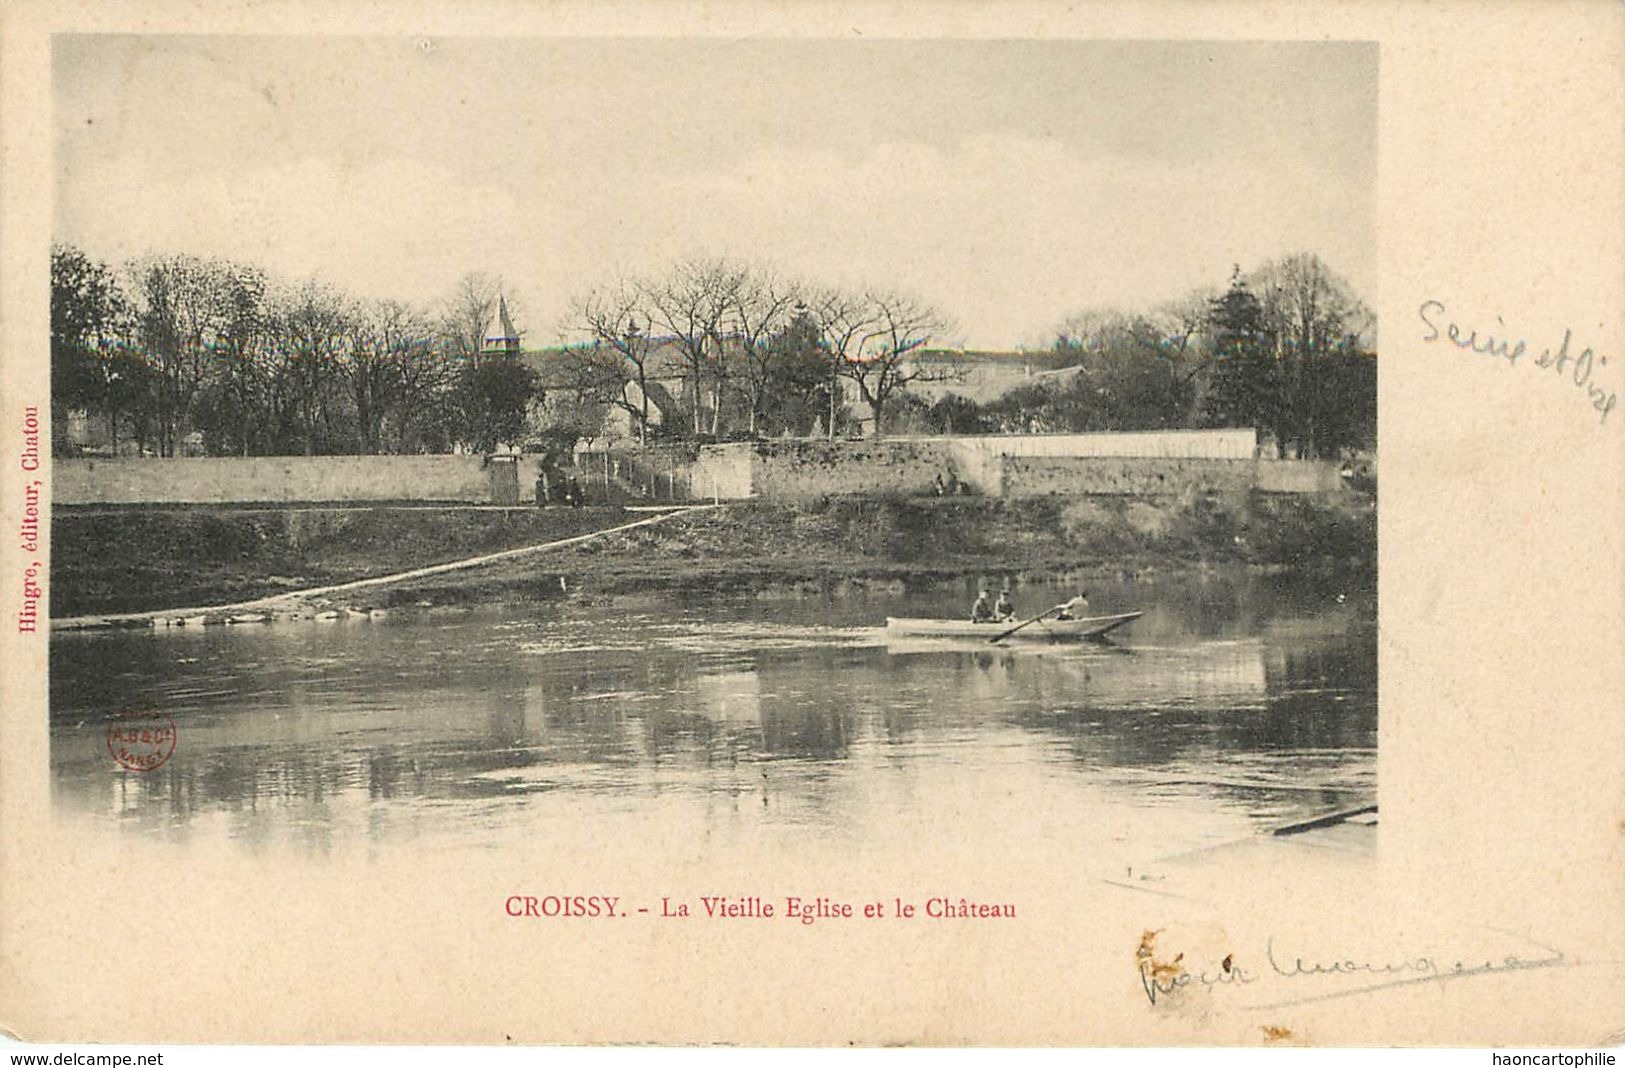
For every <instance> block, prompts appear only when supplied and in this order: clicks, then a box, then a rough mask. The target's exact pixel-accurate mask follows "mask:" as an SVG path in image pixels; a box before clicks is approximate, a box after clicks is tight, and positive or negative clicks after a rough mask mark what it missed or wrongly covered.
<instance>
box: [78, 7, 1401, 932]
mask: <svg viewBox="0 0 1625 1068" xmlns="http://www.w3.org/2000/svg"><path fill="white" fill-rule="evenodd" d="M53 60H54V66H53V90H54V94H55V97H54V103H55V113H54V114H55V123H56V128H55V134H56V139H57V156H56V165H55V168H56V169H55V180H56V191H57V199H56V210H55V214H54V216H53V228H54V237H55V243H54V245H53V249H52V254H51V312H52V319H51V325H52V335H51V342H52V353H51V355H52V380H53V386H54V388H53V392H52V413H51V415H52V420H51V425H52V427H53V437H52V452H53V456H54V471H55V479H56V492H55V494H54V497H53V514H52V519H53V525H54V529H55V538H56V542H55V552H54V554H53V556H52V573H51V585H52V600H51V608H52V620H51V628H52V638H51V676H50V685H51V718H52V738H51V766H52V780H53V794H54V804H55V807H56V809H57V810H58V811H59V812H60V813H61V814H63V815H64V816H65V817H67V818H71V819H75V820H85V821H103V822H111V823H115V824H117V825H118V826H120V827H121V828H122V829H123V830H124V831H125V832H126V833H129V834H132V835H155V836H162V837H170V838H183V839H185V840H187V841H193V842H195V841H198V840H200V839H215V838H218V839H222V840H225V841H229V842H230V843H231V844H232V845H233V846H234V847H236V848H240V849H242V850H245V851H253V850H256V849H261V848H264V847H266V846H267V845H269V844H291V845H294V846H296V847H297V848H299V849H302V850H306V851H308V852H309V853H310V854H311V855H312V856H313V857H321V856H326V855H329V854H333V853H344V852H353V851H358V850H366V851H374V850H398V849H414V850H416V849H422V848H425V847H428V848H433V849H436V850H461V849H474V850H490V849H499V850H513V851H524V850H527V849H533V848H535V844H536V843H537V842H538V841H542V840H545V839H546V837H547V836H548V835H549V834H551V833H553V832H552V831H551V828H554V827H557V826H559V825H561V824H567V825H574V826H575V828H576V829H577V832H578V833H591V834H593V835H595V836H599V837H602V838H604V839H605V840H606V841H609V842H614V841H617V840H624V839H625V838H626V837H627V835H628V834H631V835H633V836H634V837H642V836H646V835H649V834H651V833H657V834H658V836H659V837H660V838H661V839H663V840H664V841H667V842H670V843H673V844H674V845H678V846H679V847H680V848H683V849H688V850H699V849H703V850H704V851H706V852H712V853H715V854H716V855H719V856H726V855H727V853H728V851H729V850H731V849H735V848H737V847H738V845H739V843H750V845H751V847H752V848H756V849H762V850H766V851H768V852H774V851H784V852H787V853H788V852H797V853H805V852H807V851H812V852H815V853H825V852H828V853H833V854H839V853H845V852H850V851H858V852H861V851H866V850H874V849H890V848H896V847H897V846H899V845H901V844H903V843H906V842H908V841H910V840H914V839H918V838H926V839H932V840H947V841H952V840H954V839H956V838H961V837H965V836H971V837H981V836H990V835H999V836H1003V837H1006V838H1008V839H1011V840H1014V841H1019V842H1022V843H1024V844H1027V845H1029V846H1031V847H1033V848H1068V849H1080V850H1085V851H1087V852H1088V853H1089V854H1090V855H1091V856H1092V857H1094V858H1095V859H1096V860H1097V861H1099V862H1100V864H1101V865H1102V867H1103V868H1116V869H1118V870H1120V871H1125V872H1126V871H1128V870H1130V869H1132V867H1133V866H1134V865H1135V864H1136V863H1145V862H1149V861H1152V860H1155V859H1156V858H1157V857H1158V856H1159V855H1162V854H1167V853H1172V852H1180V851H1184V850H1192V849H1198V848H1201V847H1203V846H1212V845H1218V844H1221V843H1225V842H1229V841H1231V840H1233V839H1236V838H1238V837H1245V836H1249V835H1258V834H1268V833H1271V832H1273V831H1279V830H1281V829H1283V828H1284V827H1286V826H1288V825H1292V824H1294V823H1299V824H1301V823H1303V822H1304V821H1316V822H1320V821H1324V820H1325V819H1326V818H1327V817H1328V816H1330V815H1335V814H1339V813H1344V814H1346V813H1357V814H1358V815H1357V816H1351V817H1350V819H1351V820H1354V823H1353V824H1349V823H1347V822H1346V821H1338V822H1337V823H1336V825H1335V826H1331V827H1325V828H1321V827H1316V828H1314V829H1313V830H1306V831H1305V832H1304V833H1306V834H1311V835H1313V836H1316V837H1319V836H1327V835H1335V836H1337V838H1338V839H1339V840H1340V841H1341V840H1344V839H1346V840H1347V842H1348V844H1349V846H1350V850H1351V854H1352V857H1353V859H1354V860H1356V861H1357V859H1358V857H1359V855H1360V854H1361V853H1362V852H1364V851H1365V849H1366V847H1367V846H1368V845H1369V843H1370V842H1371V841H1372V840H1373V839H1374V835H1375V831H1374V828H1373V826H1372V825H1373V824H1374V822H1375V817H1374V815H1373V814H1372V809H1373V807H1374V806H1373V802H1374V800H1375V795H1374V786H1375V745H1376V722H1377V706H1376V683H1377V679H1376V667H1377V665H1376V522H1375V519H1376V468H1377V464H1376V366H1377V329H1376V320H1375V317H1374V315H1373V313H1372V312H1371V310H1370V305H1369V297H1368V294H1370V293H1371V292H1372V288H1373V284H1374V272H1375V262H1374V261H1375V256H1374V237H1373V196H1374V180H1375V162H1376V160H1375V134H1376V72H1377V49H1376V47H1375V46H1374V45H1371V44H1358V43H1356V44H1336V43H1331V44H1318V43H1317V44H1226V43H1214V44H1205V43H1177V44H1175V43H1155V42H1148V43H1139V42H1135V43H1116V42H976V43H964V42H949V41H933V42H878V43H872V44H871V43H864V42H784V41H779V42H734V43H726V44H723V43H718V44H716V45H713V46H707V47H701V46H697V45H695V44H694V43H689V42H670V41H649V42H645V41H613V42H610V41H596V42H595V41H554V42H532V43H526V42H518V43H515V42H508V41H501V40H456V41H430V40H426V39H425V40H413V39H410V38H353V39H352V38H319V39H317V38H255V37H247V38H244V37H230V38H226V37H216V38H209V37H196V38H194V37H156V38H155V37H138V36H131V37H97V36H83V37H76V36H68V37H62V38H58V39H57V41H56V42H55V45H54V55H53ZM860 87H861V89H860ZM176 100H185V101H186V107H185V108H184V109H182V108H176V107H173V106H171V102H173V101H176ZM584 115H590V116H592V120H591V122H590V123H584V122H583V121H582V116H584ZM375 189H387V190H388V191H389V192H388V194H387V196H385V197H377V196H374V195H373V192H372V191H373V190H375ZM132 738H133V740H132ZM110 755H111V759H110ZM1170 825H1173V826H1177V828H1178V831H1177V832H1176V834H1175V835H1173V836H1171V835H1170V834H1169V833H1168V830H1167V828H1168V827H1169V826H1170ZM700 843H704V845H703V846H702V845H701V844H700ZM1285 862H1286V863H1290V861H1289V860H1288V861H1285ZM816 896H817V895H815V898H816ZM679 905H680V906H683V907H686V908H688V909H689V910H691V911H692V910H695V909H698V908H700V907H701V906H700V903H699V902H674V903H673V905H672V907H673V909H675V908H676V907H678V906H679ZM606 907H614V906H606ZM920 907H921V908H922V909H924V910H928V911H930V912H932V913H936V912H941V913H942V914H944V915H956V916H965V917H972V916H980V915H982V914H983V912H984V911H987V912H991V913H993V914H996V915H1005V914H1013V913H1014V910H1015V906H1014V905H1013V904H1012V903H1008V902H983V901H979V900H974V899H968V898H961V897H958V896H952V897H942V898H940V899H939V898H936V897H933V898H930V899H929V900H926V901H922V902H921V903H920Z"/></svg>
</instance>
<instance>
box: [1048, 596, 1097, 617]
mask: <svg viewBox="0 0 1625 1068" xmlns="http://www.w3.org/2000/svg"><path fill="white" fill-rule="evenodd" d="M1088 611H1089V591H1088V590H1083V591H1082V592H1080V593H1079V594H1078V595H1077V596H1076V597H1074V598H1072V599H1071V600H1070V601H1067V602H1066V603H1065V604H1060V605H1057V606H1056V607H1055V618H1056V619H1081V618H1082V617H1083V616H1084V615H1085V614H1086V613H1087V612H1088Z"/></svg>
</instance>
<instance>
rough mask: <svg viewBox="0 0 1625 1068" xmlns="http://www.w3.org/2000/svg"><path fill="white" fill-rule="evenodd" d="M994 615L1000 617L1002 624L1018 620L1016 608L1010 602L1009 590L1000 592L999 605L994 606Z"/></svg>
mask: <svg viewBox="0 0 1625 1068" xmlns="http://www.w3.org/2000/svg"><path fill="white" fill-rule="evenodd" d="M993 614H994V615H995V616H997V617H998V619H999V622H1000V623H1008V622H1010V621H1011V620H1012V619H1014V618H1016V606H1015V603H1014V602H1013V601H1011V600H1010V591H1009V590H1000V591H999V603H998V604H996V605H994V606H993Z"/></svg>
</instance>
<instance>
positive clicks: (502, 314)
mask: <svg viewBox="0 0 1625 1068" xmlns="http://www.w3.org/2000/svg"><path fill="white" fill-rule="evenodd" d="M492 326H493V327H494V330H493V331H491V332H489V333H487V334H486V336H485V351H486V352H509V353H517V352H518V351H519V331H517V330H515V329H514V326H513V319H512V318H510V317H509V315H508V298H507V297H506V296H504V295H502V294H501V293H499V294H497V321H496V322H495V323H493V324H492Z"/></svg>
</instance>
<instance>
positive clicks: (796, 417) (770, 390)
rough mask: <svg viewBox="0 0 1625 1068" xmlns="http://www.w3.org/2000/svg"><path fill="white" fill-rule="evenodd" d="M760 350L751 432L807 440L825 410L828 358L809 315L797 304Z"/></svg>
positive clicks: (816, 327) (802, 306) (827, 386)
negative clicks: (760, 379)
mask: <svg viewBox="0 0 1625 1068" xmlns="http://www.w3.org/2000/svg"><path fill="white" fill-rule="evenodd" d="M764 350H765V353H766V358H765V359H764V360H763V364H762V366H763V369H764V376H763V382H762V386H761V391H760V401H759V405H760V409H759V412H758V413H757V418H756V420H755V421H754V422H753V425H752V430H754V431H757V432H760V433H765V434H780V433H791V434H798V435H802V434H810V433H811V432H812V431H813V429H814V428H815V427H816V426H817V425H818V421H819V418H820V417H821V416H822V415H823V414H824V413H825V412H827V411H828V410H829V407H830V394H829V391H830V375H829V366H830V363H829V355H828V352H827V351H826V350H825V348H824V341H823V337H822V335H821V334H820V331H819V329H818V320H817V319H816V318H814V317H813V314H812V311H811V310H810V309H809V308H808V307H807V306H806V305H804V304H797V305H796V306H795V308H794V311H793V314H792V316H791V318H790V320H789V321H788V322H786V323H784V325H783V326H781V327H780V328H779V329H778V331H777V332H776V333H774V334H773V336H772V337H771V338H769V339H768V340H767V342H766V344H765V346H764Z"/></svg>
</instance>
